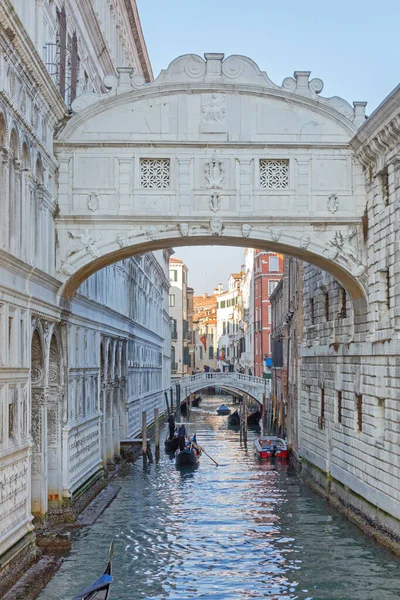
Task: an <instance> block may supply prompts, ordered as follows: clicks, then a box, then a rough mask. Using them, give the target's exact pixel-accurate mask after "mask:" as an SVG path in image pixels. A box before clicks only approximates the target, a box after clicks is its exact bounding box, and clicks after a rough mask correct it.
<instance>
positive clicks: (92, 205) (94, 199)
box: [87, 192, 100, 212]
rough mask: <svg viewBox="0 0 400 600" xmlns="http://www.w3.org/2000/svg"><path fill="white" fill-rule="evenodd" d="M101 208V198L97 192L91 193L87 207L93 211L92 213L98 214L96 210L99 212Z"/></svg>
mask: <svg viewBox="0 0 400 600" xmlns="http://www.w3.org/2000/svg"><path fill="white" fill-rule="evenodd" d="M99 206H100V197H99V195H98V194H97V193H96V192H90V194H89V196H88V199H87V207H88V209H89V210H91V211H92V212H96V210H99Z"/></svg>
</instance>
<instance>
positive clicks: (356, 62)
mask: <svg viewBox="0 0 400 600" xmlns="http://www.w3.org/2000/svg"><path fill="white" fill-rule="evenodd" d="M137 5H138V9H139V14H140V18H141V22H142V28H143V32H144V36H145V40H146V43H147V49H148V52H149V55H150V60H151V64H152V66H153V72H154V76H155V77H156V76H157V75H158V74H159V72H160V70H161V69H165V68H167V66H168V64H169V63H170V62H171V61H172V60H173V59H174V58H176V57H177V56H180V55H182V54H199V55H200V56H203V54H204V53H205V52H224V53H225V56H229V55H230V54H243V55H245V56H249V57H250V58H252V59H253V60H254V61H255V62H256V63H257V64H258V65H259V67H260V68H261V70H264V71H266V72H267V74H268V76H269V77H270V79H272V81H273V82H274V83H276V84H278V85H281V83H282V81H283V79H284V78H285V77H289V76H291V75H292V74H293V72H294V71H302V70H304V71H311V78H312V77H319V78H320V79H322V80H323V82H324V89H323V91H322V93H321V95H322V96H328V97H329V96H341V97H342V98H345V99H346V100H347V101H348V102H350V103H352V102H353V100H365V101H368V105H367V114H371V112H372V111H373V110H374V109H375V108H376V107H377V106H378V105H379V104H380V102H382V100H383V99H384V98H385V97H386V96H387V95H388V94H389V93H390V92H391V91H392V90H393V89H394V88H395V87H396V86H397V85H398V84H399V82H400V70H399V65H400V43H399V37H400V33H399V32H400V1H399V0H381V1H380V2H376V0H373V1H372V0H352V1H349V0H334V1H333V2H327V1H323V0H301V1H299V0H285V2H280V1H276V0H275V1H274V2H271V1H270V0H247V2H239V0H162V1H161V0H137ZM216 252H217V253H218V254H217V257H216ZM175 257H177V258H181V259H182V260H183V261H184V262H185V263H186V264H187V266H188V268H189V270H190V271H189V284H190V285H191V286H192V287H194V288H195V292H196V293H199V294H200V293H203V292H212V290H213V288H214V286H215V285H216V284H217V283H218V282H219V281H221V282H222V283H224V285H225V286H226V284H227V280H228V277H229V273H230V272H233V271H238V270H239V269H240V265H241V264H242V262H243V249H242V248H226V247H225V248H224V247H217V248H211V247H209V248H207V247H205V248H179V249H177V252H176V254H175Z"/></svg>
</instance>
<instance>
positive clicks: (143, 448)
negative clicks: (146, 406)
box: [142, 410, 147, 456]
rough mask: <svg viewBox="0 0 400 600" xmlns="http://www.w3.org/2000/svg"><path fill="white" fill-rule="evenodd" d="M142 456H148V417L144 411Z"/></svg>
mask: <svg viewBox="0 0 400 600" xmlns="http://www.w3.org/2000/svg"><path fill="white" fill-rule="evenodd" d="M142 454H143V456H147V415H146V411H145V410H143V411H142Z"/></svg>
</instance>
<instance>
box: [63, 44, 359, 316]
mask: <svg viewBox="0 0 400 600" xmlns="http://www.w3.org/2000/svg"><path fill="white" fill-rule="evenodd" d="M105 84H106V85H107V86H108V87H109V90H110V91H109V92H108V93H107V94H103V95H101V94H99V95H97V94H93V93H88V94H84V95H82V96H81V97H79V98H77V99H76V100H75V101H74V104H73V110H74V111H75V115H74V116H73V117H72V118H71V119H70V120H69V122H68V123H67V124H66V125H65V127H64V128H63V129H62V130H61V131H60V133H59V135H58V139H57V140H56V143H55V147H56V153H57V157H58V160H59V163H60V176H59V212H58V216H57V235H58V255H57V269H58V272H57V275H58V277H59V279H60V280H61V281H62V287H61V288H60V298H64V299H67V300H68V299H71V298H72V297H73V295H74V294H75V292H76V290H77V289H78V287H79V286H80V285H81V283H82V282H83V281H84V280H85V279H86V278H87V277H89V276H90V275H91V274H92V273H94V272H95V271H97V270H99V269H101V268H103V267H105V266H107V265H110V264H112V263H114V262H116V261H119V260H122V259H124V258H127V257H130V256H132V255H135V254H142V253H144V252H148V251H153V250H157V249H161V248H166V247H171V246H174V247H178V246H186V245H199V246H201V245H210V244H212V245H226V246H232V245H234V246H243V247H249V246H253V247H257V248H260V249H263V250H273V251H276V252H281V253H285V254H289V255H292V256H295V257H297V258H299V259H301V260H304V261H306V262H309V263H312V264H315V265H316V266H318V267H320V268H322V269H324V270H325V271H327V272H329V273H331V274H332V275H333V276H334V277H335V278H336V279H337V280H338V281H340V283H341V284H342V285H343V286H344V287H345V288H346V290H347V291H348V293H349V295H350V296H351V297H352V299H353V304H354V309H355V313H356V314H357V312H359V313H362V314H364V313H365V311H366V308H367V301H366V299H367V269H366V260H365V244H364V239H363V222H362V219H363V215H364V211H365V205H366V198H365V189H364V180H363V174H362V168H361V165H360V164H359V163H358V161H357V159H356V158H355V155H354V152H353V150H352V148H351V145H350V140H351V139H352V138H353V137H354V134H355V132H356V131H357V128H358V126H359V125H361V123H362V122H363V120H364V118H365V114H364V109H365V103H360V102H358V103H357V102H356V103H354V105H353V106H350V104H348V103H347V102H346V101H345V100H342V99H341V98H338V97H333V98H324V97H322V96H321V91H322V89H323V83H322V81H321V80H320V79H310V73H309V72H305V71H296V72H295V73H294V76H293V77H288V78H286V79H284V81H283V83H282V85H281V86H278V85H276V84H275V83H273V82H272V81H271V80H270V79H269V77H268V75H267V74H266V73H265V72H262V71H261V70H260V69H259V67H258V66H257V65H256V64H255V63H254V62H253V61H251V60H250V59H249V58H246V57H243V56H230V57H228V58H226V59H225V60H224V55H223V54H206V55H205V59H203V58H201V57H199V56H195V55H186V56H182V57H179V58H177V59H176V60H175V61H173V62H172V63H171V64H170V66H169V67H168V69H166V70H164V71H162V72H161V74H160V75H159V77H158V78H157V79H156V80H155V81H153V82H151V83H150V84H146V83H145V82H144V80H143V79H142V78H141V77H138V76H136V75H135V74H134V73H133V72H132V70H131V69H128V68H121V69H119V70H118V78H114V77H108V78H106V80H105Z"/></svg>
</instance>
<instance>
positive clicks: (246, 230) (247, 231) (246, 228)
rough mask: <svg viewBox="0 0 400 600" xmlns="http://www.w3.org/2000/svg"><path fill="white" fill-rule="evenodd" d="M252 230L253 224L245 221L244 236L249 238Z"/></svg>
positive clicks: (243, 226)
mask: <svg viewBox="0 0 400 600" xmlns="http://www.w3.org/2000/svg"><path fill="white" fill-rule="evenodd" d="M250 231H251V225H249V224H248V223H243V225H242V236H243V237H244V238H248V237H249V235H250Z"/></svg>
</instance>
